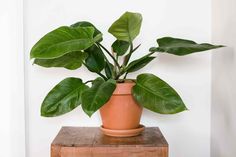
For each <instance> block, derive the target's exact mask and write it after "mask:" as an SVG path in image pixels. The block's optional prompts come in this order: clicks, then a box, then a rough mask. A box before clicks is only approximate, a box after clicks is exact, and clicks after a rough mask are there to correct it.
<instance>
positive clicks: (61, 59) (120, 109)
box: [30, 12, 222, 136]
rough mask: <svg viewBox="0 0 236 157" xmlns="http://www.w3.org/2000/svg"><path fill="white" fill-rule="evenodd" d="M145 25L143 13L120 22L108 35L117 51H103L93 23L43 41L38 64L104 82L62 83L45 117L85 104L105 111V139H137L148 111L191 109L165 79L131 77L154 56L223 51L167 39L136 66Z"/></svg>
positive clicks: (36, 50)
mask: <svg viewBox="0 0 236 157" xmlns="http://www.w3.org/2000/svg"><path fill="white" fill-rule="evenodd" d="M141 23H142V16H141V14H139V13H132V12H125V13H124V14H123V15H122V16H121V17H120V18H119V19H118V20H116V21H115V22H114V23H113V24H112V25H111V26H110V28H109V30H108V32H109V33H111V34H112V35H113V36H114V37H115V38H116V40H115V41H114V42H113V44H112V45H111V49H112V51H109V50H108V49H107V48H105V47H104V46H103V44H102V40H103V38H102V33H101V32H100V31H99V30H98V29H97V28H96V27H95V26H94V25H93V24H91V23H90V22H87V21H81V22H77V23H75V24H73V25H71V26H62V27H59V28H57V29H55V30H53V31H51V32H49V33H48V34H46V35H45V36H43V37H42V38H41V39H40V40H39V41H38V42H37V43H36V44H35V45H34V46H33V48H32V50H31V52H30V58H31V59H34V64H37V65H39V66H42V67H47V68H49V67H63V68H66V69H69V70H75V69H78V68H80V67H81V66H84V67H86V68H87V69H88V70H89V71H90V72H93V73H96V74H98V77H97V78H96V79H92V80H89V81H85V82H84V81H82V79H81V78H75V77H69V78H66V79H64V80H62V81H61V82H60V83H58V84H57V85H56V86H55V87H54V88H53V89H52V90H51V91H50V92H49V93H48V95H47V96H46V97H45V99H44V100H43V103H42V106H41V115H42V116H44V117H55V116H60V115H63V114H65V113H67V112H70V111H71V110H73V109H75V108H76V107H78V106H79V105H81V106H82V109H83V111H84V112H85V113H86V114H87V115H88V116H92V114H93V113H94V112H96V111H97V110H100V115H101V118H102V127H101V128H102V130H103V131H104V132H105V134H107V135H111V136H134V135H137V134H139V133H140V132H141V131H142V130H143V126H142V125H140V124H139V122H140V117H141V114H142V108H143V107H144V108H146V109H148V110H151V111H153V112H156V113H160V114H175V113H179V112H182V111H185V110H187V108H186V106H185V104H184V102H183V101H182V99H181V97H180V96H179V95H178V93H177V92H176V91H175V90H174V89H173V88H172V87H171V86H170V85H168V84H167V83H166V82H165V81H163V80H162V79H160V78H159V77H157V76H155V75H153V74H149V73H144V74H140V75H138V76H137V78H136V79H127V75H128V74H129V73H132V72H135V71H137V70H139V69H141V68H143V67H144V66H146V65H147V64H148V63H150V62H151V61H152V60H153V59H155V58H156V57H155V56H153V54H154V53H169V54H173V55H177V56H184V55H189V54H192V53H196V52H201V51H206V50H210V49H216V48H220V47H222V46H221V45H211V44H207V43H203V44H197V43H196V42H194V41H191V40H185V39H179V38H172V37H163V38H159V39H157V44H158V46H157V47H152V48H150V49H149V53H147V54H146V55H144V56H142V57H140V58H139V59H136V60H133V61H130V57H131V55H132V54H133V53H134V52H135V51H136V50H138V48H139V46H140V45H133V40H134V39H135V38H136V37H137V36H138V34H139V32H140V28H141ZM89 85H90V86H89Z"/></svg>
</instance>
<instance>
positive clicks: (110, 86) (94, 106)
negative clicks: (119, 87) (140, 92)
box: [82, 77, 116, 117]
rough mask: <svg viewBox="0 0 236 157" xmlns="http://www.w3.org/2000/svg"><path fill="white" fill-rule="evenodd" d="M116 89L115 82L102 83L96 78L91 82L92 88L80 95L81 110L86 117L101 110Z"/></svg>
mask: <svg viewBox="0 0 236 157" xmlns="http://www.w3.org/2000/svg"><path fill="white" fill-rule="evenodd" d="M115 88H116V81H115V80H112V79H109V80H108V81H104V80H103V79H102V78H100V77H99V78H97V79H95V80H94V81H93V84H92V87H91V88H89V89H87V90H85V91H84V92H83V94H82V108H83V110H84V112H85V113H86V114H87V115H88V116H90V117H91V116H92V114H93V113H94V112H96V111H97V110H98V109H99V108H101V107H102V106H103V105H104V104H105V103H106V102H107V101H108V100H109V99H110V97H111V96H112V93H113V91H114V90H115Z"/></svg>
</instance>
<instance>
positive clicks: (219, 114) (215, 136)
mask: <svg viewBox="0 0 236 157" xmlns="http://www.w3.org/2000/svg"><path fill="white" fill-rule="evenodd" d="M212 59H213V60H212V68H213V69H212V115H211V119H212V124H211V125H212V126H211V133H212V137H211V138H212V139H211V147H212V149H211V150H212V152H211V156H212V157H231V156H235V154H236V149H235V146H236V134H235V133H236V123H235V119H236V115H235V111H236V102H235V99H236V89H235V87H236V50H235V49H234V48H224V49H223V50H218V52H216V53H215V54H214V55H213V58H212Z"/></svg>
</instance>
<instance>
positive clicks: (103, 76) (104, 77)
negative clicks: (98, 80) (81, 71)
mask: <svg viewBox="0 0 236 157" xmlns="http://www.w3.org/2000/svg"><path fill="white" fill-rule="evenodd" d="M83 65H84V66H86V67H87V69H88V65H87V64H86V63H85V62H83ZM95 73H96V74H98V75H99V76H101V77H102V78H103V79H104V80H107V78H106V76H105V75H103V74H102V73H101V72H95Z"/></svg>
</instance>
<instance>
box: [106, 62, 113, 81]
mask: <svg viewBox="0 0 236 157" xmlns="http://www.w3.org/2000/svg"><path fill="white" fill-rule="evenodd" d="M113 69H114V66H113V65H112V64H111V63H109V62H106V65H105V73H106V76H107V78H108V79H110V78H112V76H113V71H112V70H113Z"/></svg>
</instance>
